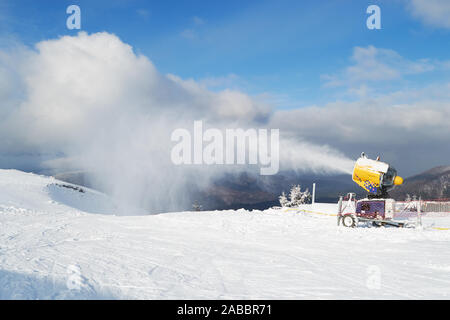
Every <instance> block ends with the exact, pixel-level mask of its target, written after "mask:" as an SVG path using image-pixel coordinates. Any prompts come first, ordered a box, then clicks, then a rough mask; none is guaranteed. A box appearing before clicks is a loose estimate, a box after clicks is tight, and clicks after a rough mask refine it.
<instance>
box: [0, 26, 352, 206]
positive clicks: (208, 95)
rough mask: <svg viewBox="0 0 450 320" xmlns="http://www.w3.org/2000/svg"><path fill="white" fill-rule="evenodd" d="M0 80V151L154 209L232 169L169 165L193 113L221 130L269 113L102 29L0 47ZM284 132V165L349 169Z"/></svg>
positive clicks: (255, 122) (182, 201)
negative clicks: (163, 66) (168, 69)
mask: <svg viewBox="0 0 450 320" xmlns="http://www.w3.org/2000/svg"><path fill="white" fill-rule="evenodd" d="M5 79H11V81H10V82H8V81H6V82H5ZM0 83H9V85H5V86H3V87H2V91H0V96H1V97H2V107H1V108H0V113H1V116H2V117H1V119H0V135H1V136H2V139H3V141H4V143H2V144H1V146H0V154H1V157H0V160H2V159H6V160H8V159H14V157H16V158H17V157H19V158H23V157H22V155H24V154H26V155H31V156H30V157H29V162H30V163H31V164H32V165H34V167H36V166H40V167H41V168H42V167H47V168H49V169H51V170H54V172H61V171H73V170H79V171H83V172H87V173H89V179H90V184H91V185H92V186H94V187H96V188H99V189H101V190H103V191H105V192H107V193H108V194H110V195H112V196H113V197H114V198H115V199H117V200H118V201H119V203H123V204H124V208H128V207H129V206H128V205H126V204H130V203H132V204H134V205H136V206H140V207H143V208H146V209H148V210H149V211H151V212H158V211H169V210H180V208H190V206H191V204H192V199H190V195H189V194H188V193H187V190H189V189H193V187H195V188H200V189H201V188H206V187H207V186H208V185H209V183H210V181H211V179H212V178H213V177H217V176H218V175H220V174H222V173H224V172H226V171H227V170H235V168H234V167H233V168H231V167H229V166H214V167H208V166H174V164H173V163H172V161H171V158H170V151H171V148H172V147H173V142H172V141H171V140H170V137H171V133H172V132H173V131H174V130H175V129H177V128H187V129H189V128H192V125H193V123H194V121H196V120H202V121H205V123H207V124H208V126H209V127H213V128H219V129H221V130H222V129H225V128H232V129H234V128H243V129H246V128H264V127H265V126H267V124H268V123H269V119H270V117H271V116H272V114H273V110H272V109H271V107H270V106H269V105H267V104H264V103H261V102H260V101H256V100H255V99H253V98H252V97H250V96H248V95H246V94H244V93H242V92H238V91H233V90H224V91H220V92H212V91H209V90H207V89H206V88H205V87H204V86H202V85H201V84H200V83H197V82H196V81H194V80H192V79H188V80H183V79H180V78H179V77H176V76H174V75H163V74H160V73H159V72H158V70H157V69H156V67H155V66H154V65H153V63H152V62H151V61H150V60H149V59H148V58H147V57H145V56H143V55H138V54H136V53H135V52H134V51H133V48H132V47H131V46H130V45H128V44H126V43H124V42H122V41H121V40H120V39H119V38H118V37H117V36H115V35H113V34H110V33H106V32H101V33H94V34H87V33H85V32H80V33H79V34H78V35H77V36H64V37H61V38H58V39H53V40H47V41H41V42H39V43H37V44H36V46H35V48H33V49H29V48H24V47H18V48H12V49H10V50H9V51H5V50H3V51H0ZM11 83H14V85H12V84H11ZM279 129H280V130H281V131H282V130H283V128H279ZM281 140H282V142H281V145H282V146H283V147H282V148H280V157H281V158H282V163H281V165H282V166H284V169H289V168H296V169H303V170H313V171H330V172H334V171H339V172H349V171H348V169H347V166H348V162H349V161H350V160H349V159H347V158H346V157H344V156H343V155H341V154H339V153H338V152H336V151H334V150H333V149H332V148H329V147H320V146H315V145H311V144H307V143H298V142H296V141H294V140H290V141H283V136H282V134H281ZM27 159H28V158H27ZM8 163H9V164H10V163H13V161H9V162H8ZM0 165H2V164H1V163H0ZM240 168H241V169H242V170H246V169H247V167H246V166H241V167H240ZM343 168H345V169H343ZM193 185H195V186H193ZM127 213H128V214H129V213H130V212H129V211H128V209H127V210H124V212H123V214H127Z"/></svg>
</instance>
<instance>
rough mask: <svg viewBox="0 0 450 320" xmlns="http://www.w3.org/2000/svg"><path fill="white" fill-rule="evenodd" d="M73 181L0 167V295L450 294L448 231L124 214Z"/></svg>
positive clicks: (239, 214)
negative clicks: (63, 180) (72, 182)
mask: <svg viewBox="0 0 450 320" xmlns="http://www.w3.org/2000/svg"><path fill="white" fill-rule="evenodd" d="M62 185H65V186H62ZM68 186H69V187H68ZM71 187H72V188H71ZM77 188H78V187H76V186H73V185H68V184H66V183H63V182H60V181H57V180H55V179H53V178H50V177H43V176H37V175H33V174H27V173H23V172H19V171H14V170H0V298H1V299H11V298H12V299H14V298H21V299H23V298H24V299H64V298H87V299H90V298H98V299H102V298H123V299H129V298H138V299H143V298H147V299H173V298H175V299H176V298H181V299H200V298H205V299H227V298H242V299H257V298H261V299H263V298H273V299H311V298H312V299H315V298H325V299H341V298H350V299H351V298H367V299H372V298H373V299H380V298H387V299H403V298H407V299H408V298H427V299H428V298H430V299H431V298H437V299H442V298H444V299H448V298H449V297H450V277H449V275H450V250H448V248H449V245H450V231H446V230H435V229H427V228H425V230H415V229H395V228H357V229H346V228H342V227H341V228H338V227H337V226H336V219H335V217H333V216H332V214H333V213H334V212H335V208H336V207H335V205H321V204H316V206H315V207H314V208H306V209H308V212H307V213H302V214H300V213H298V212H296V211H293V210H291V211H282V210H267V211H264V212H262V211H252V212H248V211H245V210H237V211H215V212H179V213H166V214H159V215H148V216H120V215H114V214H115V213H116V214H117V213H118V211H117V209H116V206H115V205H114V203H113V201H111V200H110V199H109V198H108V197H107V196H105V195H103V194H101V193H98V192H95V191H92V190H89V189H86V188H83V191H84V192H80V190H77ZM309 211H311V212H309ZM314 211H317V212H320V213H322V214H315V213H314ZM323 213H328V214H329V215H326V214H323Z"/></svg>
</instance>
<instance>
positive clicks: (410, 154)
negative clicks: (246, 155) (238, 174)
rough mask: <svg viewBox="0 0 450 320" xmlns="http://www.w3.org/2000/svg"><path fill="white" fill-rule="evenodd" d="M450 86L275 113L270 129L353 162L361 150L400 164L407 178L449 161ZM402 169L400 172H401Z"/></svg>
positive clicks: (436, 86)
mask: <svg viewBox="0 0 450 320" xmlns="http://www.w3.org/2000/svg"><path fill="white" fill-rule="evenodd" d="M449 89H450V83H447V84H443V85H432V86H430V87H427V88H424V89H422V90H404V91H399V92H395V93H392V94H386V95H381V96H379V97H377V98H371V99H360V100H358V101H355V102H343V101H341V102H334V103H329V104H326V105H324V106H310V107H305V108H301V109H296V110H287V111H279V112H277V113H275V114H274V116H273V117H272V118H271V125H272V126H277V127H280V128H283V130H284V132H285V134H287V135H289V136H291V137H292V138H299V137H301V138H300V139H301V140H304V139H306V140H307V141H309V142H312V143H314V144H316V145H323V144H330V145H332V146H333V147H335V148H337V149H338V150H341V151H342V152H344V153H345V154H347V155H350V156H353V157H356V156H357V155H358V153H360V152H362V151H365V152H367V153H368V154H370V155H372V156H376V155H377V154H380V155H381V156H382V157H387V158H388V160H390V161H393V163H394V164H395V163H397V164H401V165H402V167H401V170H402V171H404V172H406V173H407V174H411V173H417V172H419V171H420V170H425V169H428V168H430V167H431V166H434V165H448V164H449V160H448V159H450V145H449V138H448V137H450V126H449V125H448V124H449V123H450V93H449ZM399 169H400V168H399Z"/></svg>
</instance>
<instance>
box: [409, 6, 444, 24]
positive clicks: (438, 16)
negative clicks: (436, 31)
mask: <svg viewBox="0 0 450 320" xmlns="http://www.w3.org/2000/svg"><path fill="white" fill-rule="evenodd" d="M407 1H408V8H409V9H410V11H411V13H412V15H413V16H415V17H416V18H418V19H420V20H421V21H422V22H424V23H425V24H428V25H430V26H434V27H440V28H447V29H450V1H448V0H407Z"/></svg>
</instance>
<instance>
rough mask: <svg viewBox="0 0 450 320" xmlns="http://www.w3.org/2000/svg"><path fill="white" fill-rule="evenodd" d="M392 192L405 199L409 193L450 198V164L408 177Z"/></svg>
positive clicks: (398, 198) (394, 196)
mask: <svg viewBox="0 0 450 320" xmlns="http://www.w3.org/2000/svg"><path fill="white" fill-rule="evenodd" d="M390 194H391V196H392V197H393V198H395V199H397V200H404V199H405V198H406V197H407V195H408V194H409V195H410V196H411V197H412V196H417V197H422V199H447V198H450V166H439V167H435V168H432V169H430V170H427V171H425V172H422V173H419V174H417V175H414V176H412V177H410V178H407V179H405V182H404V184H403V185H401V186H399V187H397V188H396V189H394V190H392V191H391V192H390Z"/></svg>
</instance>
